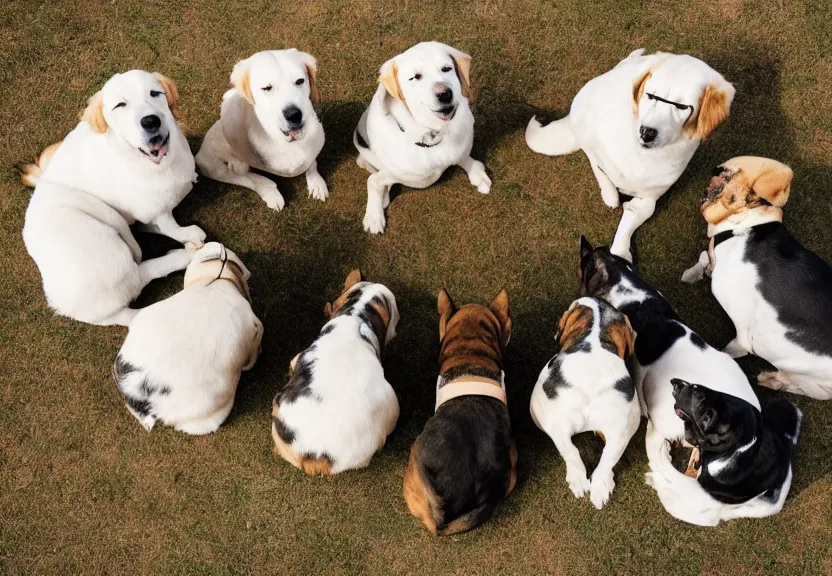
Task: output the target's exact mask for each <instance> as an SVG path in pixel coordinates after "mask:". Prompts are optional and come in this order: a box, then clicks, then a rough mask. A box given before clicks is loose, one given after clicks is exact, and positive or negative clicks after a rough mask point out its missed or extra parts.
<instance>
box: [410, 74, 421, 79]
mask: <svg viewBox="0 0 832 576" xmlns="http://www.w3.org/2000/svg"><path fill="white" fill-rule="evenodd" d="M421 79H422V75H421V74H419V73H416V74H414V75H413V78H411V80H421Z"/></svg>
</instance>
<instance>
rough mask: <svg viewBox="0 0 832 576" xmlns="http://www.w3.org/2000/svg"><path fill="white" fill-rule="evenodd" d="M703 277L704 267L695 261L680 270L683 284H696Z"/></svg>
mask: <svg viewBox="0 0 832 576" xmlns="http://www.w3.org/2000/svg"><path fill="white" fill-rule="evenodd" d="M704 277H705V269H704V268H702V266H701V265H700V264H699V263H698V262H697V263H696V264H694V265H693V266H691V267H690V268H688V269H687V270H685V271H684V272H682V282H684V283H685V284H696V283H697V282H699V281H700V280H702V278H704Z"/></svg>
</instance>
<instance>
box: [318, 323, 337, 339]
mask: <svg viewBox="0 0 832 576" xmlns="http://www.w3.org/2000/svg"><path fill="white" fill-rule="evenodd" d="M333 330H335V324H330V323H329V322H327V323H326V324H325V325H324V327H323V328H322V329H321V333H320V334H319V335H318V336H319V337H320V336H326V335H327V334H329V333H330V332H332V331H333Z"/></svg>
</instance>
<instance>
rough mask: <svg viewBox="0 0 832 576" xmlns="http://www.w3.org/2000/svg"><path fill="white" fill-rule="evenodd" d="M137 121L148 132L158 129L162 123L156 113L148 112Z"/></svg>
mask: <svg viewBox="0 0 832 576" xmlns="http://www.w3.org/2000/svg"><path fill="white" fill-rule="evenodd" d="M139 122H140V123H141V125H142V128H144V129H145V130H147V131H148V132H154V131H156V130H158V129H159V126H161V125H162V121H161V120H160V119H159V117H158V116H156V114H148V115H147V116H145V117H144V118H142V119H141V120H140V121H139Z"/></svg>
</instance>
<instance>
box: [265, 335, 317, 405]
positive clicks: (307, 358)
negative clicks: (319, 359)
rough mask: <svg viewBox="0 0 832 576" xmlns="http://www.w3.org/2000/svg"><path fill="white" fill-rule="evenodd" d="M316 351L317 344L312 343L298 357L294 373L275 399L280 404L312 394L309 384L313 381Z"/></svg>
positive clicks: (289, 402) (290, 402)
mask: <svg viewBox="0 0 832 576" xmlns="http://www.w3.org/2000/svg"><path fill="white" fill-rule="evenodd" d="M314 351H315V345H314V344H312V346H310V347H309V348H307V349H306V350H304V351H303V353H302V354H301V355H300V358H298V362H297V364H296V365H295V371H294V372H293V373H292V376H291V377H290V378H289V381H288V382H287V383H286V386H284V388H283V390H281V391H280V392H279V393H278V394H277V398H276V399H275V401H276V402H277V405H278V406H283V405H285V404H294V403H295V402H297V401H298V398H308V397H310V396H312V389H311V388H310V387H309V385H310V384H311V382H312V367H313V366H314V365H315V360H313V359H312V352H314Z"/></svg>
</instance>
